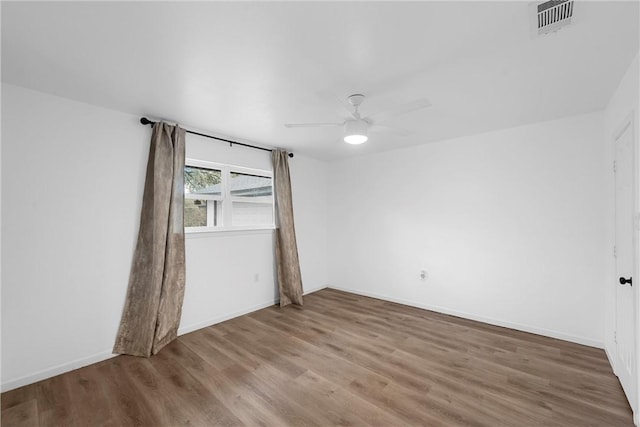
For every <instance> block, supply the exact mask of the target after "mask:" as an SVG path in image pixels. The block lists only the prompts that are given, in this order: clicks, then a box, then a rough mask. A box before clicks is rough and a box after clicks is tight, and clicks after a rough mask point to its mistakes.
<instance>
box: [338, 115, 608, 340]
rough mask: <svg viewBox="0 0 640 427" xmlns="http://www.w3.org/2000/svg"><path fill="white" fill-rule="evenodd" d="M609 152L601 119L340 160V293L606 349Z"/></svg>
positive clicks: (537, 126)
mask: <svg viewBox="0 0 640 427" xmlns="http://www.w3.org/2000/svg"><path fill="white" fill-rule="evenodd" d="M372 143H373V142H372ZM602 153H603V141H602V114H601V113H592V114H587V115H582V116H577V117H570V118H566V119H562V120H555V121H551V122H545V123H539V124H534V125H528V126H524V127H519V128H513V129H506V130H502V131H498V132H491V133H486V134H482V135H476V136H470V137H463V138H458V139H454V140H449V141H442V142H438V143H432V144H426V145H422V146H417V147H412V148H407V149H401V150H395V151H390V152H385V153H379V154H374V155H369V156H364V157H359V158H355V159H347V160H344V161H338V162H335V163H333V164H331V165H330V171H329V176H330V181H329V187H328V188H329V195H330V196H329V207H330V209H329V222H328V230H329V248H330V252H329V281H330V283H331V286H332V287H336V288H341V289H345V290H349V291H352V292H356V293H361V294H364V295H371V296H377V297H381V298H383V299H388V300H392V301H398V302H403V303H406V304H410V305H415V306H418V307H424V308H429V309H434V310H436V311H440V312H444V313H450V314H455V315H459V316H462V317H467V318H472V319H477V320H482V321H486V322H488V323H493V324H498V325H505V326H509V327H513V328H515V329H521V330H525V331H531V332H537V333H541V334H544V335H548V336H554V337H558V338H563V339H567V340H570V341H576V342H580V343H585V344H589V345H594V346H600V347H601V346H602V345H603V340H604V336H603V335H604V334H603V330H604V306H603V304H602V295H603V283H602V277H603V274H604V272H603V270H604V267H603V262H602V260H603V257H604V254H603V251H604V223H605V208H604V206H603V199H604V196H605V185H604V176H603V175H604V165H603V156H602ZM421 269H425V270H427V271H428V274H429V279H428V280H427V281H426V282H423V281H421V280H420V278H419V271H420V270H421Z"/></svg>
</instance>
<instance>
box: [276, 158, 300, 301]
mask: <svg viewBox="0 0 640 427" xmlns="http://www.w3.org/2000/svg"><path fill="white" fill-rule="evenodd" d="M271 159H272V161H273V187H274V191H275V194H274V200H275V208H276V209H275V210H276V218H275V219H276V230H275V252H276V271H277V276H278V289H279V290H280V307H284V306H285V305H289V304H291V303H294V304H298V305H302V276H301V275H300V262H299V261H298V245H297V244H296V230H295V225H294V222H293V203H292V199H291V179H290V177H289V156H288V153H287V152H286V151H282V150H273V152H272V154H271Z"/></svg>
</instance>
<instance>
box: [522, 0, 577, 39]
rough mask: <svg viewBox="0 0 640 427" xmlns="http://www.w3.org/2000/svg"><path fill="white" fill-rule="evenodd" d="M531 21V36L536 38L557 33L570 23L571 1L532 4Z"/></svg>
mask: <svg viewBox="0 0 640 427" xmlns="http://www.w3.org/2000/svg"><path fill="white" fill-rule="evenodd" d="M530 9H531V12H532V14H533V19H532V21H531V24H532V25H531V33H532V36H534V37H537V36H541V35H543V34H549V33H552V32H555V31H558V30H559V29H560V28H562V27H564V26H566V25H569V24H570V23H571V17H572V16H573V0H550V1H546V2H543V3H532V4H530Z"/></svg>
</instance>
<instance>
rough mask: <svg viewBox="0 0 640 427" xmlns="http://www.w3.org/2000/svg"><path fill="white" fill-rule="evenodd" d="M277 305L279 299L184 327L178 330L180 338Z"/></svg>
mask: <svg viewBox="0 0 640 427" xmlns="http://www.w3.org/2000/svg"><path fill="white" fill-rule="evenodd" d="M277 303H278V300H277V299H274V300H269V301H266V302H263V303H260V304H256V305H252V306H251V307H247V308H243V309H242V310H238V311H234V312H232V313H227V314H223V315H222V316H216V317H213V318H211V319H208V320H205V321H202V322H198V323H195V324H193V325H188V326H183V327H180V328H179V329H178V336H180V335H184V334H188V333H189V332H193V331H197V330H198V329H203V328H207V327H209V326H212V325H215V324H216V323H221V322H224V321H227V320H230V319H233V318H235V317H239V316H243V315H245V314H248V313H253V312H254V311H258V310H262V309H263V308H267V307H271V306H272V305H275V304H277Z"/></svg>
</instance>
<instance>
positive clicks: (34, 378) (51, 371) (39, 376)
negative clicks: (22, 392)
mask: <svg viewBox="0 0 640 427" xmlns="http://www.w3.org/2000/svg"><path fill="white" fill-rule="evenodd" d="M326 287H327V286H326V285H324V286H320V287H317V288H312V289H309V290H306V291H305V292H304V295H308V294H311V293H313V292H317V291H320V290H322V289H325V288H326ZM279 302H280V300H279V299H277V298H276V299H274V300H269V301H265V302H263V303H260V304H256V305H253V306H251V307H247V308H244V309H242V310H238V311H235V312H233V313H228V314H224V315H222V316H217V317H214V318H211V319H209V320H205V321H203V322H198V323H196V324H193V325H188V326H185V327H181V328H180V329H178V336H180V335H184V334H188V333H189V332H193V331H196V330H198V329H202V328H206V327H208V326H211V325H215V324H216V323H220V322H224V321H226V320H230V319H233V318H235V317H239V316H243V315H245V314H249V313H253V312H254V311H258V310H261V309H263V308H266V307H270V306H272V305H275V304H278V303H279ZM116 356H118V355H117V354H113V353H112V352H111V349H109V350H105V351H101V352H100V353H97V354H94V355H92V356H88V357H83V358H80V359H76V360H73V361H71V362H67V363H62V364H60V365H56V366H54V367H51V368H47V369H43V370H41V371H38V372H35V373H33V374H29V375H25V376H22V377H19V378H16V379H13V380H9V381H6V382H3V383H2V385H1V386H0V391H2V392H3V393H4V392H5V391H9V390H13V389H16V388H18V387H22V386H25V385H29V384H33V383H36V382H38V381H42V380H46V379H47V378H51V377H55V376H56V375H60V374H64V373H65V372H70V371H73V370H75V369H79V368H83V367H85V366H88V365H92V364H94V363H98V362H102V361H103V360H107V359H110V358H112V357H116Z"/></svg>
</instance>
